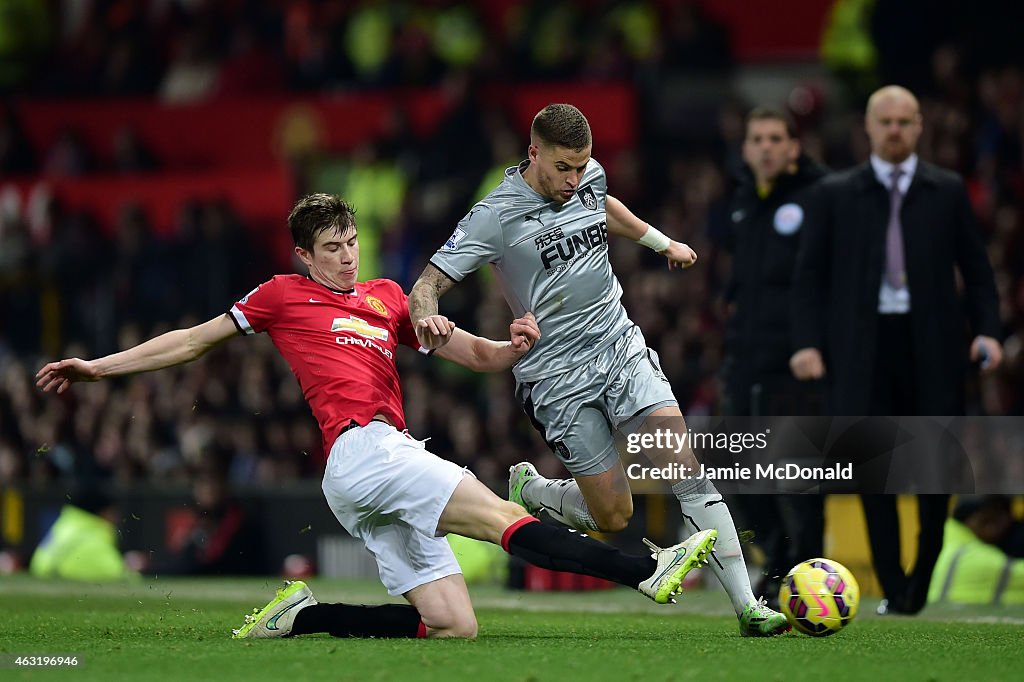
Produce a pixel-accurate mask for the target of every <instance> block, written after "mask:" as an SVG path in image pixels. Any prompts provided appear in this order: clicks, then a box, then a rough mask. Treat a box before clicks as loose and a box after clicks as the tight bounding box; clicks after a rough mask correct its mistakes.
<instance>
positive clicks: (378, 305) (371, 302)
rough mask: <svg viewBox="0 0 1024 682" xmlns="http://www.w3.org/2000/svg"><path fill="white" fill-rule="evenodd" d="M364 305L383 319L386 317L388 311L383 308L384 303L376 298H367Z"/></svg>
mask: <svg viewBox="0 0 1024 682" xmlns="http://www.w3.org/2000/svg"><path fill="white" fill-rule="evenodd" d="M366 305H368V306H370V307H371V308H373V309H374V310H376V311H377V312H378V313H380V314H381V315H383V316H384V317H387V316H388V309H387V308H386V307H384V303H383V302H382V301H381V300H380V299H379V298H377V297H376V296H367V297H366Z"/></svg>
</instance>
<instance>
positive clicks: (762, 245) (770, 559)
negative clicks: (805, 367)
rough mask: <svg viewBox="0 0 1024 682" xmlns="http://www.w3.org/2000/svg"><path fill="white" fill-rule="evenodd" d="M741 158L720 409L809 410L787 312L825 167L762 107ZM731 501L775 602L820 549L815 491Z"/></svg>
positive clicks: (810, 393) (747, 412)
mask: <svg viewBox="0 0 1024 682" xmlns="http://www.w3.org/2000/svg"><path fill="white" fill-rule="evenodd" d="M743 160H744V162H745V163H744V166H743V168H742V169H741V171H740V173H739V175H738V177H737V179H736V180H737V187H736V190H735V192H734V193H733V196H732V201H731V203H730V207H729V208H730V213H729V215H730V220H731V224H730V227H731V229H730V230H729V233H728V237H727V241H726V248H727V249H728V250H729V251H731V252H732V253H733V262H732V274H731V277H730V279H729V282H728V285H727V287H726V304H727V306H728V311H729V318H728V321H727V323H726V337H725V354H726V358H725V363H724V365H723V371H722V379H723V382H724V384H725V393H724V402H723V405H722V411H723V413H724V414H726V415H734V416H755V417H756V416H775V415H784V416H786V415H788V416H797V415H814V414H818V412H819V411H820V408H821V406H820V395H821V394H820V387H819V386H818V385H817V382H813V383H807V382H800V381H797V380H796V379H795V378H794V377H793V375H792V374H791V372H790V367H789V358H790V356H791V355H792V353H793V351H794V350H795V347H794V346H793V343H792V338H791V324H790V319H789V314H790V288H791V285H792V279H793V271H794V267H795V265H796V256H797V249H798V248H799V245H800V240H801V237H802V235H803V232H804V231H803V227H804V220H805V206H804V205H805V201H806V196H807V190H808V188H809V187H810V186H811V185H812V184H813V183H814V182H816V181H817V180H818V179H819V178H820V177H822V176H823V175H824V174H825V172H826V169H825V168H824V167H823V166H821V165H820V164H818V163H816V162H815V161H813V160H811V159H810V158H808V157H807V156H806V155H805V154H802V153H801V151H800V141H799V139H797V136H796V128H795V126H794V124H793V121H792V118H791V117H790V116H789V115H788V114H786V113H785V112H783V111H781V110H776V109H770V108H766V107H757V108H755V109H753V110H752V111H751V112H750V113H749V114H748V115H747V120H746V135H745V138H744V141H743ZM730 504H735V505H737V506H738V507H739V509H740V510H741V513H742V514H743V517H744V522H745V525H747V526H748V527H750V528H751V529H752V530H753V531H754V534H755V538H754V539H755V542H756V543H757V544H758V546H760V547H761V549H762V550H764V552H765V559H766V563H765V567H764V568H765V570H764V577H763V578H762V580H761V583H760V584H759V585H757V586H755V592H757V593H760V594H763V595H764V596H765V597H766V598H767V599H768V600H769V602H770V603H771V602H774V601H775V600H776V599H777V597H778V591H779V583H780V582H781V579H782V576H784V575H785V574H786V573H787V572H788V570H789V569H790V568H791V567H792V566H793V565H795V564H796V563H798V562H799V561H803V560H804V559H809V558H813V557H816V556H820V555H821V553H822V533H823V531H824V515H823V510H822V498H821V497H820V496H818V495H738V496H736V498H734V499H733V500H731V501H730Z"/></svg>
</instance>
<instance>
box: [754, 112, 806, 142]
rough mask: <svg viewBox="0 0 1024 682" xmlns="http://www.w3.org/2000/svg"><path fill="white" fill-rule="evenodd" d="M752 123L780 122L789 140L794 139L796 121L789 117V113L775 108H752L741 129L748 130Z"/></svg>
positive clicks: (795, 135)
mask: <svg viewBox="0 0 1024 682" xmlns="http://www.w3.org/2000/svg"><path fill="white" fill-rule="evenodd" d="M752 121H781V122H782V125H784V126H786V134H787V135H789V136H790V137H791V138H794V139H796V137H797V132H796V121H794V120H793V117H792V116H790V115H789V112H787V111H784V110H782V109H776V108H775V107H754V108H753V109H751V110H750V112H749V113H748V114H747V118H746V120H745V121H744V123H743V129H744V130H747V129H748V128H750V123H751V122H752Z"/></svg>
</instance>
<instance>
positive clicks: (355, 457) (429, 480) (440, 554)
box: [323, 421, 472, 596]
mask: <svg viewBox="0 0 1024 682" xmlns="http://www.w3.org/2000/svg"><path fill="white" fill-rule="evenodd" d="M467 473H469V471H468V470H467V469H463V468H462V467H460V466H458V465H456V464H453V463H452V462H449V461H447V460H444V459H441V458H440V457H438V456H437V455H435V454H433V453H431V452H429V451H428V450H427V449H426V447H424V444H423V442H422V441H418V440H416V439H414V438H412V437H411V436H408V435H406V434H404V433H402V432H401V431H398V430H397V429H396V428H395V427H393V426H390V425H389V424H385V423H384V422H381V421H372V422H370V423H369V424H367V425H366V426H363V427H356V428H352V429H349V430H348V431H345V432H344V433H342V434H341V435H340V436H338V439H337V440H336V441H334V445H333V447H331V454H330V456H329V457H328V459H327V466H326V468H325V470H324V481H323V490H324V496H325V497H326V498H327V504H328V505H330V507H331V511H333V512H334V515H335V516H336V517H337V519H338V521H339V522H340V523H341V525H342V526H344V527H345V530H347V531H348V532H349V533H351V534H352V536H353V537H355V538H359V539H360V540H362V541H363V543H364V544H365V545H366V549H368V550H369V551H370V553H371V554H372V555H373V557H374V559H376V561H377V569H378V571H379V573H380V580H381V582H382V583H384V586H385V587H386V588H387V589H388V594H390V595H392V596H396V595H401V594H404V593H406V592H408V591H409V590H411V589H413V588H414V587H419V586H420V585H424V584H426V583H429V582H432V581H434V580H438V579H440V578H444V577H445V576H449V575H455V574H457V573H461V572H462V570H461V569H460V568H459V563H458V561H456V559H455V555H454V554H453V553H452V549H451V547H450V546H449V545H448V541H447V540H446V539H445V538H444V537H437V535H436V532H437V524H438V521H439V520H440V518H441V512H442V511H444V508H445V506H446V505H447V504H448V500H449V499H451V496H452V493H454V492H455V487H456V486H457V485H458V484H459V482H460V481H461V480H462V477H463V476H464V475H466V474H467ZM470 475H472V474H470Z"/></svg>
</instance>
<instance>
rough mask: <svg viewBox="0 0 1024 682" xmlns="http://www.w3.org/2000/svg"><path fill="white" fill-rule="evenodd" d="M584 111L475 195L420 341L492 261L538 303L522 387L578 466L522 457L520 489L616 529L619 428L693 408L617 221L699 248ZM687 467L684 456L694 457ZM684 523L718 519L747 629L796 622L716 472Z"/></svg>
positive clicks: (620, 520)
mask: <svg viewBox="0 0 1024 682" xmlns="http://www.w3.org/2000/svg"><path fill="white" fill-rule="evenodd" d="M591 150H592V138H591V132H590V125H589V123H588V122H587V119H586V117H584V115H583V114H582V113H581V112H580V111H579V109H577V108H576V107H574V106H571V105H569V104H551V105H548V106H546V107H544V108H543V109H542V110H541V111H540V112H538V114H537V115H536V116H535V117H534V120H533V125H532V127H531V130H530V146H529V152H528V153H529V158H528V159H527V160H526V161H524V162H523V163H521V164H520V165H519V166H518V167H513V168H509V169H508V170H507V171H506V172H505V177H504V179H503V180H502V182H501V183H500V184H499V185H498V187H497V188H496V189H494V191H492V192H491V193H490V194H488V195H487V196H486V197H484V199H483V200H482V201H480V202H479V203H477V204H476V205H475V206H473V208H472V210H471V211H470V212H469V214H467V215H466V216H465V217H464V218H463V219H462V220H461V221H460V222H459V224H458V226H457V227H456V228H455V231H454V233H453V234H452V236H451V237H450V238H449V239H448V241H447V242H446V243H445V244H444V245H443V246H442V247H441V248H440V249H439V250H438V251H437V253H435V254H434V255H433V257H432V258H431V259H430V264H429V265H427V267H426V269H425V270H424V271H423V274H421V275H420V277H419V279H418V280H417V282H416V284H415V285H414V286H413V288H412V292H411V293H410V295H409V309H410V316H411V318H412V320H414V321H419V320H425V321H426V324H423V325H418V326H417V335H418V336H419V341H420V343H421V344H422V345H423V346H424V347H425V348H428V349H432V348H439V347H441V346H443V345H444V344H445V343H447V342H448V340H449V338H450V331H449V327H450V325H438V324H434V323H432V321H433V320H437V319H441V318H443V316H441V318H439V316H438V299H439V298H440V297H441V295H443V294H444V293H445V292H446V291H448V290H449V289H451V288H452V287H453V286H454V285H455V283H456V282H459V281H461V280H462V279H463V278H464V277H466V276H467V275H469V274H470V273H472V272H474V271H476V270H478V269H479V268H481V267H482V266H483V265H485V264H487V263H490V264H491V266H492V267H493V269H494V272H495V275H496V278H497V281H498V283H499V285H500V286H501V287H502V290H503V293H504V295H505V299H506V300H507V301H508V304H509V306H510V307H511V308H512V311H513V312H514V313H515V314H516V315H517V316H518V315H522V314H523V313H524V312H525V311H527V310H532V311H533V312H534V314H535V315H536V317H537V323H538V325H539V326H540V328H541V330H542V334H543V335H542V336H541V338H540V341H539V342H538V343H537V345H536V347H535V348H534V350H533V352H532V353H529V354H528V355H526V356H525V357H524V358H523V359H522V360H520V361H519V362H518V364H516V365H515V366H514V368H513V372H514V374H515V377H516V381H517V388H516V396H517V398H518V399H519V401H520V404H521V405H522V406H523V408H524V409H525V411H526V412H527V414H528V415H529V416H530V418H531V420H532V421H533V423H534V424H535V425H536V426H537V427H538V429H539V430H540V431H541V433H542V435H543V436H544V438H545V440H546V441H547V443H548V444H549V445H550V446H551V448H552V450H553V451H554V452H555V454H556V455H558V457H559V459H560V460H561V461H562V462H563V464H565V467H566V468H567V469H568V470H569V472H570V473H571V474H572V475H573V479H572V480H550V479H546V478H544V477H542V476H540V475H539V474H538V473H537V471H536V469H534V468H533V466H532V465H530V464H529V463H526V462H524V463H522V464H518V465H516V466H514V467H512V469H511V471H510V474H511V476H510V479H509V497H510V499H511V500H513V501H514V502H518V503H520V504H522V505H523V506H524V507H526V509H527V510H529V511H533V512H537V511H539V510H541V509H543V510H546V511H547V512H548V513H550V514H551V515H552V516H554V517H555V518H557V519H558V520H560V521H562V522H564V523H566V524H567V525H570V526H572V527H574V528H577V529H579V530H601V531H619V530H622V529H624V528H625V527H626V524H627V523H628V522H629V519H630V517H631V516H632V514H633V499H632V495H631V492H630V489H629V482H628V479H627V478H626V474H625V470H624V468H623V466H622V462H621V460H620V458H619V453H618V452H617V450H616V448H615V444H614V440H613V438H614V436H613V433H612V429H613V428H614V429H617V430H619V431H621V432H623V433H625V434H627V435H628V434H631V433H652V434H653V432H654V431H655V430H657V429H659V428H665V427H666V425H668V424H671V425H672V426H674V427H675V428H676V429H680V430H682V431H683V432H684V431H685V428H686V427H685V423H684V422H683V418H682V413H681V412H680V410H679V406H678V403H677V401H676V399H675V396H674V395H673V393H672V389H671V387H670V386H669V385H668V381H667V380H666V379H665V375H664V374H663V373H662V371H661V368H660V366H659V364H658V358H657V354H656V353H654V351H652V350H650V349H649V348H647V345H646V342H645V341H644V338H643V334H642V333H641V331H640V329H639V328H638V327H637V326H636V325H634V324H633V323H632V321H630V319H629V317H628V316H627V314H626V311H625V308H623V306H622V303H621V302H620V297H621V295H622V288H621V286H620V285H619V281H618V279H617V278H616V277H615V274H614V273H613V272H612V269H611V264H610V262H609V260H608V233H609V232H611V233H613V234H616V235H620V236H623V237H627V238H629V239H632V240H633V241H636V242H637V243H639V244H642V245H644V246H646V247H648V248H651V249H653V250H655V251H657V252H658V253H661V254H662V255H664V256H665V257H666V258H667V259H668V265H669V268H674V267H680V268H686V267H689V266H691V265H693V264H694V262H696V260H697V256H696V254H695V253H694V252H693V250H692V249H690V247H688V246H687V245H685V244H682V243H680V242H677V241H675V240H672V239H669V238H668V237H667V236H665V235H664V234H662V233H661V232H659V231H658V230H657V229H656V228H654V227H652V226H650V225H648V224H647V223H645V222H644V221H642V220H640V219H639V218H638V217H636V216H635V215H634V214H633V213H632V212H631V211H630V210H629V209H628V208H627V207H626V206H625V205H624V204H623V203H622V202H620V201H618V200H617V199H615V198H614V197H612V196H610V195H608V193H607V180H606V177H605V173H604V169H603V168H602V167H601V165H600V164H599V163H598V162H597V161H596V160H594V159H593V158H591ZM645 454H646V455H647V457H648V458H649V459H650V460H651V461H652V463H653V464H654V465H655V466H657V467H664V466H666V465H669V464H682V465H684V466H687V467H690V468H689V469H688V470H689V471H699V467H698V466H697V462H696V459H695V457H694V455H693V452H692V451H691V450H690V449H689V448H686V449H684V450H682V451H681V452H676V451H675V450H673V449H665V450H647V451H645ZM684 471H686V470H684ZM672 490H673V493H674V494H675V495H676V497H677V498H678V499H679V503H680V505H681V506H682V512H683V519H684V523H685V524H687V525H688V526H690V527H692V528H693V529H694V530H701V529H705V528H715V529H717V530H718V537H719V539H718V544H717V554H716V558H715V560H713V561H712V564H711V565H712V568H713V570H714V571H715V573H716V575H717V576H718V578H719V580H721V582H722V584H723V585H724V586H725V588H726V591H727V592H728V594H729V597H730V600H731V601H732V604H733V607H734V609H735V610H736V613H737V616H738V617H739V619H740V632H741V633H742V634H744V635H753V636H767V635H774V634H780V633H782V632H784V631H786V630H787V629H788V624H787V622H786V618H785V616H783V615H782V614H779V613H776V612H775V611H772V610H771V609H768V608H767V606H765V605H764V603H763V600H761V601H759V600H757V599H755V598H754V595H753V593H752V591H751V589H750V580H749V577H748V575H747V569H746V566H745V564H744V561H743V554H742V551H741V548H740V543H739V539H738V537H737V534H736V529H735V526H734V525H733V521H732V516H731V515H730V514H729V510H728V508H727V507H726V505H725V503H724V502H723V501H722V496H721V495H719V494H718V491H717V490H715V488H714V486H713V484H712V483H711V482H710V481H708V480H706V479H686V480H680V481H677V482H676V483H675V485H673V487H672Z"/></svg>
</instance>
